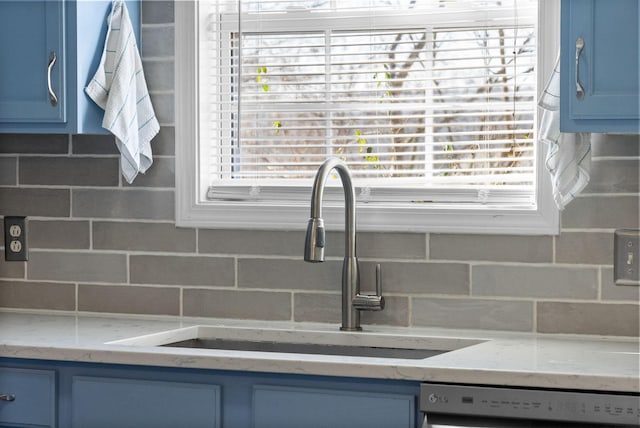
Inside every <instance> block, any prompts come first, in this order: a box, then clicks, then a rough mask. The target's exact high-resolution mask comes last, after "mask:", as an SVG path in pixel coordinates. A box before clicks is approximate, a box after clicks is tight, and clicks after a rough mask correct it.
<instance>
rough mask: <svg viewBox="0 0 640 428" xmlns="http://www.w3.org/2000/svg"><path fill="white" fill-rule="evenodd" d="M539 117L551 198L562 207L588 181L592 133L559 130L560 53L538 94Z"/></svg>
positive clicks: (540, 137)
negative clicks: (546, 81)
mask: <svg viewBox="0 0 640 428" xmlns="http://www.w3.org/2000/svg"><path fill="white" fill-rule="evenodd" d="M538 105H539V106H540V107H541V108H542V118H541V120H540V128H539V129H538V131H539V132H538V135H539V139H540V141H542V142H544V143H546V144H547V145H548V146H549V147H548V150H547V157H546V160H545V164H546V167H547V170H548V171H549V174H551V182H552V185H553V198H554V199H555V202H556V205H557V206H558V208H560V209H561V210H562V209H564V207H565V206H566V205H567V204H568V203H569V202H571V200H573V198H575V196H576V195H577V194H578V193H580V192H581V191H582V189H584V188H585V186H586V185H587V184H588V183H589V173H590V171H591V134H588V133H580V134H564V133H561V132H560V57H559V56H558V60H557V61H556V66H555V68H554V70H553V74H552V75H551V78H550V79H549V81H548V83H547V87H546V88H545V89H544V93H543V94H542V96H541V97H540V101H539V102H538Z"/></svg>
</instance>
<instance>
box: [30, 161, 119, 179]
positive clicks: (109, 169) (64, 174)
mask: <svg viewBox="0 0 640 428" xmlns="http://www.w3.org/2000/svg"><path fill="white" fill-rule="evenodd" d="M119 174H120V172H119V164H118V159H116V158H90V157H81V158H71V157H22V158H20V177H19V180H20V184H41V185H47V186H55V185H63V186H117V185H118V176H119Z"/></svg>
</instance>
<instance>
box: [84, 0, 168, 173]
mask: <svg viewBox="0 0 640 428" xmlns="http://www.w3.org/2000/svg"><path fill="white" fill-rule="evenodd" d="M108 23H109V28H108V30H107V38H106V41H105V45H104V51H103V53H102V58H101V59H100V65H99V67H98V70H97V71H96V73H95V75H94V76H93V79H91V81H90V82H89V85H87V87H86V88H85V92H86V93H87V95H89V97H90V98H91V99H92V100H93V101H95V103H96V104H98V105H99V106H100V108H102V109H103V110H104V111H105V113H104V119H103V120H102V127H103V128H105V129H107V130H109V131H110V132H111V133H112V134H113V135H115V137H116V144H117V146H118V149H119V150H120V171H121V172H122V175H123V176H124V178H125V179H126V180H127V183H132V182H133V180H134V178H136V176H137V175H138V173H139V172H141V173H144V172H145V171H146V170H147V169H148V168H149V167H150V166H151V164H152V163H153V157H152V153H151V139H152V138H153V137H154V136H155V135H156V134H157V133H158V131H159V130H160V125H159V124H158V120H157V119H156V115H155V112H154V111H153V106H152V105H151V99H150V98H149V92H148V90H147V84H146V82H145V79H144V73H143V71H142V61H141V60H140V55H139V54H138V47H137V45H136V38H135V34H134V32H133V26H132V25H131V19H130V18H129V12H128V11H127V6H126V5H125V3H124V1H122V0H115V1H114V2H113V4H112V7H111V14H110V15H109V17H108Z"/></svg>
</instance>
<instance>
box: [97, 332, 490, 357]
mask: <svg viewBox="0 0 640 428" xmlns="http://www.w3.org/2000/svg"><path fill="white" fill-rule="evenodd" d="M480 342H482V340H477V339H469V338H454V337H425V336H421V337H420V336H418V337H416V336H406V335H404V334H402V332H400V331H398V332H396V333H395V334H394V333H392V332H388V333H374V332H365V333H363V332H358V333H353V332H343V331H337V330H333V329H331V330H326V331H325V330H319V329H308V330H307V329H286V328H282V329H276V328H267V329H256V328H245V327H235V326H233V327H232V326H227V327H222V326H211V325H199V326H192V327H185V328H179V329H175V330H168V331H163V332H160V333H155V334H150V335H146V336H139V337H133V338H129V339H122V340H116V341H113V342H109V344H112V345H129V346H153V347H162V348H166V349H179V348H191V349H194V350H195V349H197V350H199V351H198V352H200V351H203V350H211V351H238V352H269V353H272V354H274V356H275V354H308V355H327V356H344V357H371V358H394V359H407V360H422V359H425V358H429V357H433V356H434V355H439V354H443V353H445V352H449V351H453V350H456V349H460V348H464V347H466V346H471V345H475V344H477V343H480Z"/></svg>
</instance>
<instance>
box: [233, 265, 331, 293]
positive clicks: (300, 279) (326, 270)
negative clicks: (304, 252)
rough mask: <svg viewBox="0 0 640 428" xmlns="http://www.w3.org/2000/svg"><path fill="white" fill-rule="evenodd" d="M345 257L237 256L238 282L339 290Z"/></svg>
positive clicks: (259, 285)
mask: <svg viewBox="0 0 640 428" xmlns="http://www.w3.org/2000/svg"><path fill="white" fill-rule="evenodd" d="M341 283H342V261H335V260H331V261H326V262H324V263H305V262H304V261H303V260H302V259H300V260H279V259H238V286H239V287H247V288H272V289H294V290H322V291H335V290H340V287H341Z"/></svg>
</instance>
